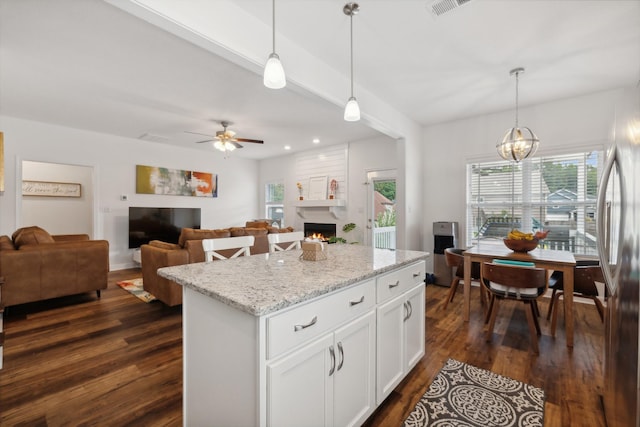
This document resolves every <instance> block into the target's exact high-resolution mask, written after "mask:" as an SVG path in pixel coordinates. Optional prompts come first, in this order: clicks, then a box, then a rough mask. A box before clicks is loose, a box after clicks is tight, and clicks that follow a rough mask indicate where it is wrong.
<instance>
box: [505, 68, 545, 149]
mask: <svg viewBox="0 0 640 427" xmlns="http://www.w3.org/2000/svg"><path fill="white" fill-rule="evenodd" d="M521 73H524V68H522V67H518V68H514V69H513V70H511V71H510V72H509V74H510V75H512V76H513V75H514V74H515V76H516V125H515V127H512V128H511V129H509V130H507V132H506V133H505V135H504V137H503V138H502V141H501V142H498V144H497V145H496V148H497V149H498V154H500V157H502V158H503V159H505V160H514V161H516V162H519V161H521V160H523V159H526V158H527V157H529V156H532V155H533V154H534V153H535V152H536V150H537V149H538V144H539V143H540V140H539V139H538V137H537V136H536V134H535V133H533V131H532V130H531V129H529V128H528V127H518V77H519V75H520V74H521Z"/></svg>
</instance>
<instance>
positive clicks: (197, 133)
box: [184, 130, 213, 138]
mask: <svg viewBox="0 0 640 427" xmlns="http://www.w3.org/2000/svg"><path fill="white" fill-rule="evenodd" d="M184 133H190V134H192V135H202V136H208V137H209V138H213V135H210V134H207V133H200V132H189V131H188V130H185V131H184Z"/></svg>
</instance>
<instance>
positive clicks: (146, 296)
mask: <svg viewBox="0 0 640 427" xmlns="http://www.w3.org/2000/svg"><path fill="white" fill-rule="evenodd" d="M117 285H118V286H120V287H121V288H122V289H124V290H125V291H127V292H129V293H130V294H131V295H133V296H135V297H137V298H138V299H140V300H142V301H144V302H151V301H155V300H156V297H154V296H153V295H151V294H150V293H149V292H147V291H145V290H144V289H142V279H131V280H123V281H122V282H118V283H117Z"/></svg>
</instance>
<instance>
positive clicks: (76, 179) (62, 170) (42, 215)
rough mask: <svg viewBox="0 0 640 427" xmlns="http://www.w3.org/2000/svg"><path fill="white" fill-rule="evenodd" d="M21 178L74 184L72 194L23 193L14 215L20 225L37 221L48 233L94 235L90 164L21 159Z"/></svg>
mask: <svg viewBox="0 0 640 427" xmlns="http://www.w3.org/2000/svg"><path fill="white" fill-rule="evenodd" d="M21 178H22V181H23V183H24V182H25V181H29V182H31V183H63V184H73V185H77V186H78V188H79V191H78V193H77V194H74V195H73V196H62V197H55V196H53V197H52V196H50V195H46V196H45V195H23V196H22V198H21V200H20V202H21V203H20V204H21V208H20V211H19V212H20V213H19V216H18V218H17V220H18V224H19V225H20V226H21V227H25V226H30V225H37V226H39V227H41V228H43V229H45V230H47V231H48V232H49V233H50V234H88V235H89V236H90V237H94V218H93V202H94V191H93V168H92V167H90V166H78V165H67V164H60V163H46V162H35V161H29V160H23V161H22V176H21Z"/></svg>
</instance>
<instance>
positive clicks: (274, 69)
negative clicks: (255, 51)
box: [262, 0, 287, 89]
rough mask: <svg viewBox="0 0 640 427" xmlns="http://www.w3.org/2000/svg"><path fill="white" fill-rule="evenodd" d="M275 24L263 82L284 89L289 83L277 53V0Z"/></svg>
mask: <svg viewBox="0 0 640 427" xmlns="http://www.w3.org/2000/svg"><path fill="white" fill-rule="evenodd" d="M272 6H273V7H272V13H273V16H272V18H273V25H272V26H271V30H272V35H273V51H272V52H271V55H269V59H267V63H266V65H265V66H264V78H263V80H262V81H263V82H264V85H265V86H266V87H268V88H269V89H282V88H283V87H285V86H286V85H287V78H286V77H285V75H284V68H283V67H282V63H281V62H280V57H279V56H278V54H277V53H276V0H272Z"/></svg>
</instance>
